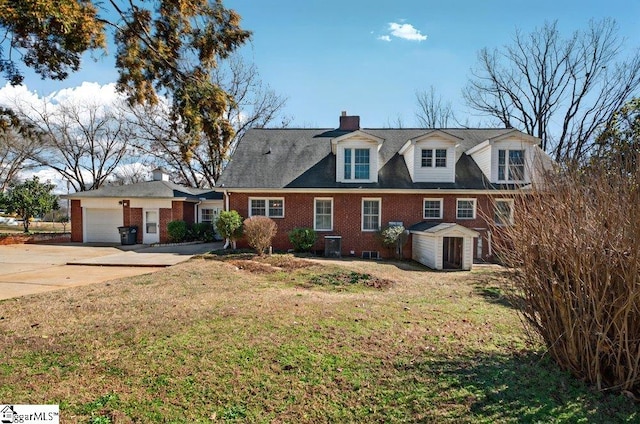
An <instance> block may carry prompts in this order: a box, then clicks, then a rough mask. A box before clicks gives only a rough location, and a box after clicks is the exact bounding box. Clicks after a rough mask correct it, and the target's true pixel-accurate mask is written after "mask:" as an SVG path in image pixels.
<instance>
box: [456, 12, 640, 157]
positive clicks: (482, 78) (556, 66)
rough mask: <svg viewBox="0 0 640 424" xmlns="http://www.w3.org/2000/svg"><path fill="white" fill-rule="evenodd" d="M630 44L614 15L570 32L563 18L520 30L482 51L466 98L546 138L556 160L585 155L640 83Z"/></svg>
mask: <svg viewBox="0 0 640 424" xmlns="http://www.w3.org/2000/svg"><path fill="white" fill-rule="evenodd" d="M622 46H623V42H622V40H621V39H620V38H619V37H618V27H617V24H616V22H615V21H614V20H612V19H603V20H600V21H591V22H590V23H589V26H588V28H587V29H586V30H584V31H576V32H574V33H573V34H572V35H571V36H570V37H568V38H563V37H562V36H561V35H560V32H559V30H558V28H557V22H553V23H546V24H545V25H544V26H543V27H542V28H541V29H537V30H535V31H534V32H532V33H531V34H523V33H521V32H520V31H517V32H516V35H515V39H514V42H513V44H512V45H508V46H505V47H504V48H503V49H496V50H494V51H489V50H488V49H483V50H481V51H480V53H479V55H478V58H479V66H478V69H477V70H475V71H474V72H473V74H472V79H471V81H470V82H469V84H468V86H467V87H466V88H465V91H464V98H465V100H466V102H467V104H468V105H469V107H471V108H472V109H474V110H476V111H478V112H480V113H482V114H483V115H487V116H491V117H493V118H495V119H497V120H498V121H499V122H501V123H502V125H504V126H505V127H516V128H518V129H520V130H522V131H525V132H526V133H527V134H530V135H533V136H536V137H539V138H541V139H542V146H541V147H542V148H543V149H544V150H545V151H547V152H548V153H550V154H551V156H552V157H554V158H555V159H556V160H558V161H580V160H583V159H585V158H586V157H587V156H588V155H589V153H590V151H591V149H592V147H593V142H594V138H595V135H596V134H597V132H598V130H599V128H601V127H602V125H604V124H606V123H607V122H608V121H609V120H610V119H611V117H612V115H613V114H614V112H615V111H616V110H618V109H619V108H620V107H621V106H622V105H623V104H624V103H625V102H626V101H627V100H628V99H629V98H630V97H631V96H632V94H633V93H634V92H635V90H637V88H638V86H639V85H640V55H638V54H637V53H636V54H634V55H633V56H632V57H631V58H630V59H629V60H628V61H622V60H619V57H620V55H621V52H622Z"/></svg>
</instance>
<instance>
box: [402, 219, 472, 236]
mask: <svg viewBox="0 0 640 424" xmlns="http://www.w3.org/2000/svg"><path fill="white" fill-rule="evenodd" d="M408 231H409V232H410V233H412V234H421V233H422V234H430V235H444V234H446V233H450V232H453V231H458V232H462V233H464V234H468V235H470V236H472V237H477V236H478V235H479V233H478V232H477V231H475V230H472V229H470V228H467V227H464V226H462V225H460V224H456V223H453V222H433V221H422V222H418V223H416V224H413V225H412V226H410V227H409V228H408Z"/></svg>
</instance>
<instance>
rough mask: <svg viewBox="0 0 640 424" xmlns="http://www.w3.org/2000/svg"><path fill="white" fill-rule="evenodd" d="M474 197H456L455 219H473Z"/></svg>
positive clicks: (474, 214) (474, 213)
mask: <svg viewBox="0 0 640 424" xmlns="http://www.w3.org/2000/svg"><path fill="white" fill-rule="evenodd" d="M475 217H476V199H458V200H457V203H456V218H457V219H475Z"/></svg>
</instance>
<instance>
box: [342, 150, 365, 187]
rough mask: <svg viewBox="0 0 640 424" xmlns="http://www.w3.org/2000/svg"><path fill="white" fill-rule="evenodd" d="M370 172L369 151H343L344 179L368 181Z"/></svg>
mask: <svg viewBox="0 0 640 424" xmlns="http://www.w3.org/2000/svg"><path fill="white" fill-rule="evenodd" d="M370 171H371V151H370V149H352V148H346V149H344V179H345V180H352V179H353V180H368V179H369V178H370V175H371V174H370Z"/></svg>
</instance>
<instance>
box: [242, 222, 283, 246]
mask: <svg viewBox="0 0 640 424" xmlns="http://www.w3.org/2000/svg"><path fill="white" fill-rule="evenodd" d="M243 228H244V236H245V237H246V239H247V243H249V246H251V247H253V248H254V249H256V250H257V251H258V255H260V256H262V255H264V253H265V252H266V251H267V249H268V248H269V246H271V241H272V240H273V238H274V237H275V236H276V232H277V231H278V226H277V225H276V223H275V222H274V221H273V219H271V218H267V217H266V216H252V217H251V218H247V219H245V220H244V224H243Z"/></svg>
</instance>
